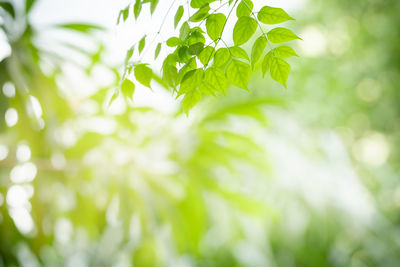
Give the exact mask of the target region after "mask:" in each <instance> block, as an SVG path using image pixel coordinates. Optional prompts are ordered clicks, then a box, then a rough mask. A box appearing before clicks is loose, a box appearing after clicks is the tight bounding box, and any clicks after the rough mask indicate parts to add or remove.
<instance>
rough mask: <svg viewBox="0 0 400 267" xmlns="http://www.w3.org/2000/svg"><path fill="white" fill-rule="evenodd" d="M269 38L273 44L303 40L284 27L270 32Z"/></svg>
mask: <svg viewBox="0 0 400 267" xmlns="http://www.w3.org/2000/svg"><path fill="white" fill-rule="evenodd" d="M267 36H268V40H269V41H270V42H271V43H284V42H289V41H292V40H295V39H300V40H301V38H300V37H298V36H297V35H296V34H294V33H293V32H292V31H291V30H289V29H286V28H282V27H278V28H275V29H272V30H270V31H269V32H268V33H267Z"/></svg>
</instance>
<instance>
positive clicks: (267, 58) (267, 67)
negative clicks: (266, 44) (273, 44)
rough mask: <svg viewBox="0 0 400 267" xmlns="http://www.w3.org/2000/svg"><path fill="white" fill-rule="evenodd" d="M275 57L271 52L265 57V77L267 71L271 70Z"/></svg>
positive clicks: (263, 65)
mask: <svg viewBox="0 0 400 267" xmlns="http://www.w3.org/2000/svg"><path fill="white" fill-rule="evenodd" d="M273 57H274V55H273V54H272V51H269V52H268V53H267V54H266V55H265V57H264V60H263V62H262V65H261V68H262V73H263V77H264V76H265V73H267V71H268V70H269V68H270V66H271V60H272V58H273Z"/></svg>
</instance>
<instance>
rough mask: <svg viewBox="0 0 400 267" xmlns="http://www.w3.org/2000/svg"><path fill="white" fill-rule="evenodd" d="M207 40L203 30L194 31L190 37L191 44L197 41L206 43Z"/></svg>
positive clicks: (189, 42)
mask: <svg viewBox="0 0 400 267" xmlns="http://www.w3.org/2000/svg"><path fill="white" fill-rule="evenodd" d="M205 42H206V38H205V37H204V35H203V34H202V33H201V32H198V31H195V32H192V34H191V35H190V37H189V38H188V44H189V45H192V44H195V43H203V44H204V43H205Z"/></svg>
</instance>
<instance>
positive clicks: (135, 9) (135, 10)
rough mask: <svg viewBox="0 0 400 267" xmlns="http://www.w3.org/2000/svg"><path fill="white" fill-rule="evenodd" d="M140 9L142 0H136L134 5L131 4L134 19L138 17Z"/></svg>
mask: <svg viewBox="0 0 400 267" xmlns="http://www.w3.org/2000/svg"><path fill="white" fill-rule="evenodd" d="M140 11H142V1H140V0H136V2H135V5H134V6H133V14H134V15H135V19H137V18H138V17H139V15H140Z"/></svg>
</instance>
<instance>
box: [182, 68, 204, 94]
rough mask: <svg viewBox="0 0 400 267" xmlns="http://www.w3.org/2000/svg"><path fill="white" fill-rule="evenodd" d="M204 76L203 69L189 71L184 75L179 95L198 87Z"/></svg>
mask: <svg viewBox="0 0 400 267" xmlns="http://www.w3.org/2000/svg"><path fill="white" fill-rule="evenodd" d="M203 76H204V71H203V69H195V70H191V71H189V72H187V73H186V74H185V76H183V79H182V82H181V87H180V88H179V92H178V96H180V95H183V94H186V93H188V92H190V91H192V90H194V89H196V88H197V87H198V86H199V84H200V83H201V81H202V80H203Z"/></svg>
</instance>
